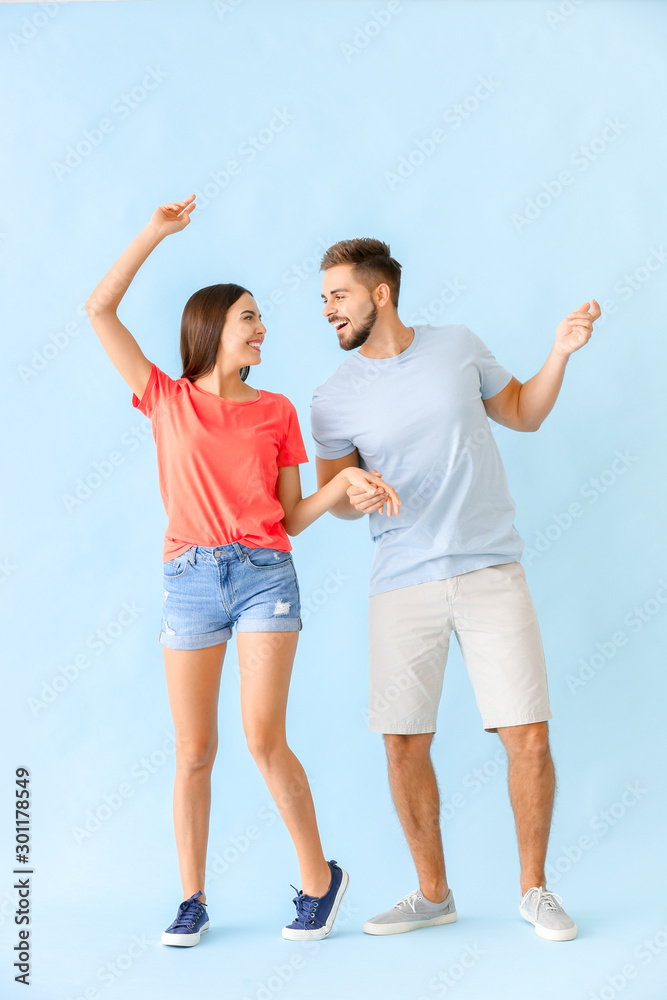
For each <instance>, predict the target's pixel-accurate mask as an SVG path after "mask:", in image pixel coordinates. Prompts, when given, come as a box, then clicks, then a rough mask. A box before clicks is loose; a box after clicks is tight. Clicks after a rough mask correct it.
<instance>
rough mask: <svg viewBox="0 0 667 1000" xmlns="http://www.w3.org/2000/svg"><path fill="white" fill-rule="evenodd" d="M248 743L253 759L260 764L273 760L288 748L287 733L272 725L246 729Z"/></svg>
mask: <svg viewBox="0 0 667 1000" xmlns="http://www.w3.org/2000/svg"><path fill="white" fill-rule="evenodd" d="M245 733H246V743H247V746H248V750H249V751H250V753H251V755H252V758H253V760H254V761H255V762H256V763H257V764H259V765H263V764H270V763H271V761H272V760H273V759H274V758H275V757H276V756H277V755H278V754H281V753H284V752H285V750H286V749H287V741H286V739H285V733H284V732H282V731H280V730H275V729H272V728H271V727H268V726H267V727H265V726H257V727H253V728H250V729H246V731H245Z"/></svg>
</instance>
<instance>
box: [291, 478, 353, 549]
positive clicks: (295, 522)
mask: <svg viewBox="0 0 667 1000" xmlns="http://www.w3.org/2000/svg"><path fill="white" fill-rule="evenodd" d="M349 485H350V481H349V479H348V478H347V477H346V476H345V473H344V472H339V473H338V474H337V475H335V476H334V477H333V479H330V480H329V482H328V483H327V484H326V486H322V488H321V489H319V490H318V491H317V493H312V494H311V495H310V496H309V497H303V498H302V499H301V500H299V501H298V502H297V503H296V504H295V505H294V507H292V509H291V510H290V511H289V513H287V512H286V513H285V517H284V518H283V524H284V525H285V531H286V532H287V534H288V535H298V534H300V532H302V531H303V530H304V529H305V528H307V527H308V526H309V525H310V524H312V523H313V521H316V520H317V519H318V517H321V516H322V514H326V512H327V511H328V510H331V508H332V507H333V506H334V505H335V504H336V503H338V501H339V500H342V498H343V497H345V496H346V490H347V488H348V486H349Z"/></svg>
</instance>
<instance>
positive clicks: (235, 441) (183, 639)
mask: <svg viewBox="0 0 667 1000" xmlns="http://www.w3.org/2000/svg"><path fill="white" fill-rule="evenodd" d="M194 197H195V196H194V195H191V196H190V197H189V198H187V199H186V200H185V201H181V202H176V203H174V204H171V205H162V206H161V207H160V208H158V209H156V211H155V212H154V213H153V216H152V218H151V220H150V222H149V223H148V225H147V226H146V227H145V228H144V229H143V230H142V231H141V233H140V234H139V236H137V238H136V239H135V240H134V241H133V242H132V243H131V244H130V246H129V247H128V249H127V250H126V251H125V253H124V254H122V256H121V257H120V258H119V260H118V261H117V262H116V264H115V265H114V266H113V267H112V268H111V270H110V271H109V272H108V273H107V274H106V275H105V277H104V278H103V279H102V281H101V282H100V283H99V285H98V286H97V288H96V289H95V291H94V292H93V293H92V295H91V296H90V298H89V299H88V301H87V303H86V311H87V313H88V316H89V318H90V321H91V324H92V326H93V328H94V330H95V332H96V333H97V335H98V337H99V338H100V340H101V342H102V346H103V347H104V349H105V351H106V352H107V354H108V355H109V357H110V359H111V361H112V362H113V364H114V365H115V366H116V368H117V369H118V371H119V372H120V374H121V375H122V376H123V378H124V379H125V381H126V382H127V384H128V385H129V387H130V389H131V390H132V392H133V396H132V404H133V406H135V407H136V408H137V409H139V410H140V411H141V412H142V413H144V414H145V415H146V416H147V417H149V418H150V420H151V423H152V426H153V435H154V438H155V442H156V446H157V456H158V470H159V484H160V493H161V495H162V499H163V502H164V505H165V508H166V511H167V515H168V525H167V530H166V533H165V538H164V550H163V559H164V564H163V575H164V603H163V610H162V623H161V629H160V642H161V643H162V646H163V652H164V663H165V671H166V676H167V685H168V690H169V704H170V707H171V712H172V717H173V720H174V727H175V730H176V781H175V786H174V826H175V834H176V845H177V849H178V859H179V868H180V875H181V881H182V885H183V896H184V899H183V902H182V903H181V904H180V905H179V907H178V912H177V915H176V919H175V920H174V921H173V923H172V924H171V925H170V926H169V927H168V928H167V930H166V931H165V932H164V933H163V934H162V941H163V943H164V944H169V945H182V946H183V945H184V946H188V945H195V944H198V942H199V939H200V935H201V933H202V932H204V931H206V930H208V927H209V918H208V913H207V911H206V902H205V899H206V897H205V894H204V871H205V865H206V846H207V840H208V824H209V813H210V801H211V769H212V767H213V760H214V758H215V754H216V749H217V705H218V692H219V685H220V673H221V669H222V662H223V659H224V656H225V650H226V647H227V641H228V639H229V638H230V637H231V634H232V625H233V624H234V623H235V624H236V631H237V647H238V656H239V665H240V673H241V712H242V718H243V728H244V732H245V735H246V739H247V743H248V748H249V749H250V752H251V754H252V755H253V757H254V759H255V761H256V763H257V765H258V767H259V769H260V771H261V773H262V775H263V777H264V779H265V781H266V783H267V786H268V788H269V791H270V793H271V795H272V797H273V800H274V801H275V803H276V805H277V807H278V809H279V810H280V814H281V816H282V818H283V820H284V822H285V824H286V826H287V829H288V830H289V833H290V835H291V837H292V840H293V842H294V847H295V849H296V852H297V856H298V860H299V868H300V874H301V885H302V889H301V891H299V892H298V893H297V895H296V896H295V897H294V903H295V904H296V919H295V920H294V921H293V922H292V923H291V924H289V926H287V927H285V928H283V936H284V937H286V938H288V939H290V940H300V939H319V938H323V937H326V935H327V934H328V933H329V932H330V930H331V928H332V927H333V923H334V920H335V918H336V914H337V912H338V908H339V906H340V903H341V900H342V898H343V895H344V893H345V891H346V889H347V885H348V881H349V877H348V874H347V872H345V871H344V870H343V869H342V868H340V867H339V866H338V865H337V864H336V862H335V861H329V862H327V861H326V859H325V857H324V854H323V852H322V846H321V843H320V837H319V833H318V829H317V822H316V819H315V810H314V807H313V800H312V797H311V793H310V788H309V786H308V780H307V778H306V775H305V772H304V770H303V768H302V766H301V764H300V763H299V761H298V760H297V758H296V757H295V756H294V754H293V753H292V751H291V750H290V748H289V746H288V744H287V740H286V735H285V712H286V706H287V693H288V688H289V682H290V675H291V671H292V663H293V660H294V654H295V652H296V645H297V639H298V634H299V630H300V629H301V617H300V603H299V587H298V583H297V577H296V572H295V569H294V565H293V562H292V556H291V545H290V542H289V539H288V537H287V535H288V534H289V535H297V534H299V532H301V531H303V529H304V528H306V527H307V526H308V525H309V524H311V523H312V522H313V521H314V520H316V518H318V517H320V516H321V515H322V514H323V513H325V511H327V510H329V509H330V508H331V507H332V506H333V505H334V504H335V503H336V502H337V501H338V500H339V499H341V497H342V496H344V495H345V492H346V490H347V489H348V487H349V486H350V485H354V486H360V487H362V488H363V489H364V490H370V491H375V492H379V493H381V495H382V496H383V497H386V506H387V515H388V516H390V517H391V516H392V515H393V514H394V513H395V514H398V512H399V505H400V500H399V498H398V497H397V495H396V493H395V492H394V490H393V489H392V488H391V487H390V486H388V485H387V484H386V483H384V482H383V480H382V479H381V477H380V476H379V475H374V474H371V473H368V472H364V471H362V470H361V469H358V468H349V469H344V470H343V471H342V472H341V473H339V474H338V475H337V476H336V477H335V478H334V479H333V480H332V481H331V482H330V483H328V484H327V485H326V486H325V487H324V488H323V489H321V490H318V491H317V493H314V494H313V495H312V496H309V497H306V498H305V499H302V496H301V485H300V478H299V468H298V466H299V463H300V462H306V461H308V459H307V455H306V451H305V448H304V445H303V440H302V437H301V432H300V429H299V423H298V419H297V415H296V410H295V409H294V406H293V405H292V404H291V403H290V401H289V400H288V399H287V398H286V397H285V396H283V395H280V394H279V393H272V392H267V391H266V390H263V389H259V390H258V389H253V388H251V387H250V386H249V385H247V384H246V383H245V379H246V378H247V375H248V372H249V370H250V368H251V367H252V366H253V365H258V364H259V363H260V361H261V349H262V344H263V341H264V337H265V334H266V328H265V326H264V324H263V323H262V321H261V316H260V314H259V310H258V308H257V303H256V302H255V300H254V298H253V297H252V295H251V294H250V292H249V291H247V290H246V289H245V288H242V287H241V286H239V285H234V284H221V285H210V286H208V287H206V288H201V289H200V290H199V291H198V292H195V293H194V295H192V296H191V297H190V299H189V300H188V302H187V303H186V305H185V309H184V311H183V317H182V320H181V356H182V360H183V374H182V376H181V377H180V378H178V379H172V378H170V377H169V376H168V375H167V374H165V372H163V371H161V369H159V368H158V367H157V365H155V364H154V363H152V362H150V361H149V360H148V359H147V358H146V357H145V356H144V354H143V353H142V351H141V349H140V347H139V345H138V344H137V342H136V340H135V339H134V337H133V336H132V334H131V333H130V331H129V330H128V329H127V328H126V327H125V326H123V324H122V323H121V322H120V320H119V319H118V317H117V315H116V309H117V307H118V304H119V302H120V301H121V299H122V297H123V295H124V294H125V292H126V291H127V289H128V287H129V285H130V282H131V281H132V279H133V278H134V276H135V274H136V273H137V271H138V270H139V268H140V266H141V264H142V263H143V262H144V261H145V260H146V258H147V257H148V255H149V254H150V252H151V251H152V250H153V249H155V247H156V246H157V245H158V244H159V243H160V242H161V241H162V240H163V239H164V238H165V236H168V235H169V234H170V233H176V232H179V231H180V230H182V229H184V228H185V226H187V225H188V223H189V222H190V215H191V213H192V211H193V209H194V208H195V203H194Z"/></svg>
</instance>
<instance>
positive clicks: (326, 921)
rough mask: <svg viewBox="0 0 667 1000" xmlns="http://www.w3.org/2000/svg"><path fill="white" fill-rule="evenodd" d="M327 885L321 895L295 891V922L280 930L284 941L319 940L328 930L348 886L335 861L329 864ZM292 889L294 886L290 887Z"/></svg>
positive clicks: (341, 869) (348, 877) (342, 870)
mask: <svg viewBox="0 0 667 1000" xmlns="http://www.w3.org/2000/svg"><path fill="white" fill-rule="evenodd" d="M328 864H329V868H330V869H331V884H330V885H329V888H328V889H327V891H326V892H325V894H324V895H323V896H307V895H306V894H305V892H297V894H296V896H295V897H294V899H293V900H292V902H293V903H296V920H293V921H292V923H291V924H288V925H287V927H283V937H284V938H287V940H288V941H319V940H321V938H325V937H326V936H327V934H328V933H329V932H330V931H331V929H332V927H333V925H334V920H335V919H336V914H337V913H338V908H339V906H340V904H341V903H342V901H343V896H344V895H345V893H346V892H347V887H348V885H349V884H350V876H349V875H348V874H347V872H346V871H345V870H344V869H343V868H339V867H338V865H337V864H336V862H335V861H329V863H328ZM292 888H293V889H295V888H296V886H294V885H293V886H292Z"/></svg>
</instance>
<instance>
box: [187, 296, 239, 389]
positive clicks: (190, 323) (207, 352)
mask: <svg viewBox="0 0 667 1000" xmlns="http://www.w3.org/2000/svg"><path fill="white" fill-rule="evenodd" d="M245 292H248V289H247V288H243V287H242V286H241V285H234V284H228V285H207V286H206V288H200V289H199V291H198V292H195V293H194V294H193V295H191V296H190V298H189V299H188V301H187V302H186V303H185V308H184V310H183V316H182V317H181V359H182V361H183V375H182V377H183V378H187V379H189V380H190V381H191V382H194V381H195V379H198V378H201V377H202V376H203V375H208V373H209V372H210V371H212V370H213V367H214V365H215V359H216V358H217V356H218V347H219V345H220V335H221V334H222V328H223V326H224V325H225V320H226V318H227V310H228V309H229V307H230V306H233V305H234V303H235V302H238V300H239V299H240V298H241V296H242V295H243V294H244V293H245ZM248 295H252V292H248ZM249 371H250V368H249V367H245V368H241V369H240V375H241V378H242V379H243V380H244V381H245V380H246V379H247V377H248V372H249Z"/></svg>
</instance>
